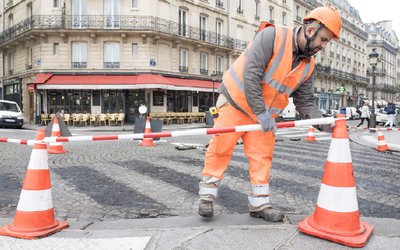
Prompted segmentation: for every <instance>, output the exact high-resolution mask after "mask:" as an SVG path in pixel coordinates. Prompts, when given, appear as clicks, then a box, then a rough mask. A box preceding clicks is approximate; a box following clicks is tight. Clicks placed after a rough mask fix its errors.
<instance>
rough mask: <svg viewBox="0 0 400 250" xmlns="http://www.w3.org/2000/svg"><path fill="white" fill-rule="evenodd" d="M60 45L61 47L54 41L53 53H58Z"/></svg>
mask: <svg viewBox="0 0 400 250" xmlns="http://www.w3.org/2000/svg"><path fill="white" fill-rule="evenodd" d="M58 47H59V44H58V43H53V55H58V53H59V51H58Z"/></svg>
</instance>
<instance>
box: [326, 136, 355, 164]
mask: <svg viewBox="0 0 400 250" xmlns="http://www.w3.org/2000/svg"><path fill="white" fill-rule="evenodd" d="M327 161H330V162H336V163H349V162H352V160H351V151H350V143H349V139H337V138H332V141H331V146H330V148H329V152H328V158H327Z"/></svg>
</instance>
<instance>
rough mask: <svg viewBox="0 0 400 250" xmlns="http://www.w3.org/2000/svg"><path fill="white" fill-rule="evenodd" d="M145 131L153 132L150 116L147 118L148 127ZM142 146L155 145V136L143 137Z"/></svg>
mask: <svg viewBox="0 0 400 250" xmlns="http://www.w3.org/2000/svg"><path fill="white" fill-rule="evenodd" d="M144 133H145V134H146V133H151V125H150V116H148V117H147V119H146V127H145V129H144ZM139 145H140V146H155V144H154V142H153V138H143V140H142V143H140V144H139Z"/></svg>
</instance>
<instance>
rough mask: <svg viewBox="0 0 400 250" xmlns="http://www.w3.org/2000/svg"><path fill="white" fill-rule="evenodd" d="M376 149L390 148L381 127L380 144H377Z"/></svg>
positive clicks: (379, 131)
mask: <svg viewBox="0 0 400 250" xmlns="http://www.w3.org/2000/svg"><path fill="white" fill-rule="evenodd" d="M375 149H376V150H377V151H380V152H385V151H388V150H389V147H388V145H387V144H386V141H385V136H383V132H382V130H380V129H378V146H376V148H375Z"/></svg>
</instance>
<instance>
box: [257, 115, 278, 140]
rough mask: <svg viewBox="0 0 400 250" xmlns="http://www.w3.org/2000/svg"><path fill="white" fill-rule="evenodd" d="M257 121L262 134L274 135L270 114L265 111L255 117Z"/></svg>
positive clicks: (272, 120)
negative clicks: (269, 133)
mask: <svg viewBox="0 0 400 250" xmlns="http://www.w3.org/2000/svg"><path fill="white" fill-rule="evenodd" d="M257 119H258V122H259V123H260V125H261V127H262V130H263V131H264V132H266V131H272V133H273V134H274V135H275V131H276V123H275V118H273V117H272V115H271V113H270V112H269V111H268V110H266V111H265V112H264V113H261V114H259V115H257Z"/></svg>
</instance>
